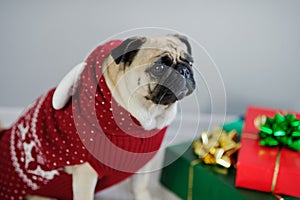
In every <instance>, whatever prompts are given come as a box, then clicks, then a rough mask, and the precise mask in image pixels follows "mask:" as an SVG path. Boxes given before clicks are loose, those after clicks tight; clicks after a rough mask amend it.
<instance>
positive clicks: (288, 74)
mask: <svg viewBox="0 0 300 200" xmlns="http://www.w3.org/2000/svg"><path fill="white" fill-rule="evenodd" d="M299 10H300V1H298V0H281V1H279V0H263V1H262V0H251V1H247V0H240V1H234V0H228V1H211V0H210V1H199V0H198V1H170V0H169V1H159V0H152V1H139V0H131V1H115V0H110V1H76V0H75V1H74V0H73V1H71V0H69V1H50V0H48V1H38V0H36V1H34V0H26V1H16V0H10V1H5V0H2V1H0V27H1V31H0V44H1V45H0V69H1V70H0V106H1V107H16V106H17V107H25V106H26V105H28V104H29V103H30V102H31V101H33V100H34V99H35V98H36V97H38V96H39V95H40V94H42V93H44V92H46V91H48V90H49V89H50V88H51V87H54V86H55V85H57V83H58V82H59V80H60V79H61V78H62V77H63V75H64V74H65V73H67V72H68V71H69V70H70V69H71V68H72V67H73V66H74V65H75V64H77V63H79V62H81V61H82V60H83V59H84V58H85V56H86V55H87V53H88V52H90V51H91V50H92V49H93V48H94V47H95V46H96V45H97V44H99V43H100V42H101V41H103V40H105V39H106V38H108V37H110V36H111V35H113V34H117V33H119V32H122V31H125V30H129V29H132V28H141V27H149V26H154V27H163V28H170V29H175V30H177V31H179V32H182V33H184V34H186V35H188V36H190V37H191V38H193V39H194V40H195V41H197V42H198V43H200V44H202V45H203V46H204V47H205V48H206V50H207V51H208V52H209V54H210V56H211V57H212V58H213V60H214V62H215V63H216V65H217V66H218V68H219V71H220V74H221V76H222V78H223V81H224V84H225V89H226V94H227V102H226V105H227V112H228V113H230V114H241V113H244V112H245V108H246V106H247V105H249V104H255V105H261V106H267V107H275V108H283V109H290V110H298V111H299V110H300V103H299V99H300V98H299V97H300V93H299V74H300V39H299V36H300V22H299V19H300V12H299ZM123 39H124V38H123ZM194 49H195V50H197V47H194ZM195 61H196V62H195V66H197V67H198V69H200V70H201V69H202V68H201V67H205V66H199V65H198V64H197V63H201V58H200V57H195ZM205 79H207V80H212V81H214V77H213V76H212V77H210V75H209V74H206V77H205ZM216 81H219V80H216ZM208 87H210V86H208ZM202 89H203V92H202ZM213 89H214V90H216V91H217V93H219V91H218V88H213ZM219 89H220V88H219ZM220 91H221V89H220ZM202 93H203V96H202ZM204 93H207V92H205V86H203V85H202V82H201V80H199V81H198V91H197V92H196V93H195V94H194V97H193V98H198V100H199V101H198V103H199V104H200V107H201V109H202V110H201V111H203V112H207V113H209V112H211V108H210V107H211V103H210V101H211V99H210V98H209V96H207V95H204ZM214 98H217V97H214ZM220 101H221V100H220ZM222 101H223V100H222ZM223 103H224V102H220V104H223ZM194 107H195V103H194V102H193V100H192V98H188V99H186V101H185V102H184V109H185V110H187V111H188V112H193V111H194V110H195V109H194ZM221 107H222V106H221ZM214 112H223V110H222V108H220V109H219V108H218V107H216V109H215V110H214Z"/></svg>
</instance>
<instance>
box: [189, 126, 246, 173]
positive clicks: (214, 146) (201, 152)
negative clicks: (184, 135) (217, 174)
mask: <svg viewBox="0 0 300 200" xmlns="http://www.w3.org/2000/svg"><path fill="white" fill-rule="evenodd" d="M236 137H237V133H236V131H235V130H232V131H230V132H229V133H227V132H225V131H223V130H222V129H221V128H219V127H218V128H215V129H214V130H213V131H211V132H208V131H206V132H202V133H201V137H200V139H198V140H195V141H194V142H193V148H194V153H195V154H196V155H198V156H199V158H200V159H201V160H202V161H203V162H204V163H205V164H213V165H220V166H223V167H225V168H229V167H230V166H231V165H232V162H231V158H230V157H231V155H233V154H234V153H235V152H237V151H238V150H239V148H240V144H239V143H237V142H235V139H236Z"/></svg>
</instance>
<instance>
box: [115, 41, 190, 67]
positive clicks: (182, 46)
mask: <svg viewBox="0 0 300 200" xmlns="http://www.w3.org/2000/svg"><path fill="white" fill-rule="evenodd" d="M137 54H139V55H140V56H139V62H140V63H139V64H142V63H141V61H142V60H144V61H147V62H151V61H154V60H156V59H157V58H158V57H161V56H166V55H167V56H168V57H171V58H172V60H183V61H186V62H188V63H192V62H193V59H192V56H191V54H192V52H191V45H190V43H189V42H188V40H187V38H186V37H185V36H181V35H166V36H160V37H133V38H129V39H127V40H125V41H124V42H123V43H122V44H121V45H120V46H119V47H117V48H115V49H114V50H112V52H111V55H112V57H113V59H114V61H115V63H116V64H122V63H123V64H124V65H125V66H129V65H131V63H132V62H133V61H134V60H135V58H136V56H137ZM145 64H146V63H145Z"/></svg>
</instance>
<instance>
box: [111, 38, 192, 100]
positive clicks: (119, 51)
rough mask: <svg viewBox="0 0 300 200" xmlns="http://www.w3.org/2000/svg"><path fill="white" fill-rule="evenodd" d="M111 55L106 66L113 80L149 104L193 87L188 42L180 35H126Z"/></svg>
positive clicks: (184, 93) (180, 95)
mask: <svg viewBox="0 0 300 200" xmlns="http://www.w3.org/2000/svg"><path fill="white" fill-rule="evenodd" d="M111 58H112V59H113V60H111V61H110V62H111V63H110V64H108V67H107V68H106V70H108V73H107V74H108V76H111V77H110V79H111V80H114V81H113V84H114V85H115V86H116V87H118V88H119V90H124V89H125V88H124V86H126V89H125V90H128V92H129V93H130V94H131V95H139V96H140V98H144V100H147V101H151V102H152V103H153V104H156V105H170V104H173V103H174V102H176V101H177V100H180V99H182V98H184V97H185V96H187V95H189V94H191V93H192V92H193V91H194V89H195V80H194V76H193V67H192V64H193V58H192V56H191V46H190V44H189V42H188V41H187V39H186V38H185V37H183V36H179V35H168V36H163V37H135V38H129V39H127V40H125V41H124V42H123V43H122V44H121V45H120V46H118V47H117V48H115V49H114V50H112V52H111ZM117 85H118V86H117ZM120 88H122V89H120ZM121 92H122V91H121Z"/></svg>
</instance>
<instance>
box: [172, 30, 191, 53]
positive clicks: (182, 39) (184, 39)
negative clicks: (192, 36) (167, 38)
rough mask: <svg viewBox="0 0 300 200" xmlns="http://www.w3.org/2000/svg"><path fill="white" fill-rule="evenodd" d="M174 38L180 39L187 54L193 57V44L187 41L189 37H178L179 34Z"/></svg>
mask: <svg viewBox="0 0 300 200" xmlns="http://www.w3.org/2000/svg"><path fill="white" fill-rule="evenodd" d="M173 36H174V37H176V38H178V39H179V40H180V41H181V42H182V43H184V44H185V46H186V48H187V52H188V53H189V54H190V55H192V47H191V44H190V43H189V40H188V39H187V37H186V36H184V35H178V34H175V35H173Z"/></svg>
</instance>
